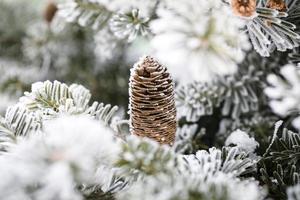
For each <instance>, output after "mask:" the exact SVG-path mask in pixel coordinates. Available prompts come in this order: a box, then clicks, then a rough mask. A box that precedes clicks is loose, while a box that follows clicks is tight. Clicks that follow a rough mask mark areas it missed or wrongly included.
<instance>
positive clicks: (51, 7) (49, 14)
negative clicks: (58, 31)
mask: <svg viewBox="0 0 300 200" xmlns="http://www.w3.org/2000/svg"><path fill="white" fill-rule="evenodd" d="M56 12H57V6H56V4H55V3H54V2H53V1H52V0H49V2H48V3H47V5H46V8H45V10H44V19H45V20H46V22H47V23H48V24H50V23H51V22H52V20H53V18H54V16H55V14H56Z"/></svg>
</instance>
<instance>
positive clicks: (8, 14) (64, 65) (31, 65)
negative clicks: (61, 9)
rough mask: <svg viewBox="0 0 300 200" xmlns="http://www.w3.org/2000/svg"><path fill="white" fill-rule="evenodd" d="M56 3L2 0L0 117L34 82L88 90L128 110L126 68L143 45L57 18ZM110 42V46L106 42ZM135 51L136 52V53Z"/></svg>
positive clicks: (0, 25)
mask: <svg viewBox="0 0 300 200" xmlns="http://www.w3.org/2000/svg"><path fill="white" fill-rule="evenodd" d="M58 3H59V2H58V1H54V0H53V1H52V0H1V1H0V18H1V21H0V74H1V75H0V102H1V104H0V112H1V113H2V114H3V113H4V111H5V108H6V107H7V106H9V105H12V104H14V103H15V102H16V101H17V100H18V98H17V97H19V96H21V95H22V94H23V92H24V91H26V90H29V89H30V85H31V84H32V83H33V82H36V81H43V80H59V81H63V82H65V83H67V84H70V83H79V84H82V85H84V86H85V87H86V88H88V89H89V90H90V91H91V93H92V97H93V100H97V101H101V102H104V103H110V104H112V105H119V106H121V107H123V108H125V109H127V105H128V78H129V73H130V70H129V69H130V67H131V66H132V64H133V63H134V62H135V61H136V60H137V59H138V57H139V56H141V55H143V51H142V50H141V47H143V50H144V49H147V48H146V47H147V45H148V44H147V42H146V40H144V39H142V38H141V39H139V38H137V39H136V40H135V41H134V42H133V43H131V44H130V47H129V45H128V42H127V41H124V40H116V39H115V38H112V37H113V36H112V35H111V34H110V33H109V32H108V31H107V33H105V31H106V30H102V32H101V34H100V33H99V34H97V33H95V30H93V29H92V28H88V27H83V26H80V25H78V24H77V23H68V22H65V21H64V20H62V19H60V18H58V17H57V18H56V16H55V15H57V12H56V10H57V7H56V5H57V4H58ZM109 41H111V42H109ZM136 52H139V53H138V54H137V53H136Z"/></svg>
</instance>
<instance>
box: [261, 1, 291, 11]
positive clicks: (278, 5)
mask: <svg viewBox="0 0 300 200" xmlns="http://www.w3.org/2000/svg"><path fill="white" fill-rule="evenodd" d="M266 6H267V8H272V9H275V10H278V11H280V12H286V11H287V7H286V4H285V1H284V0H268V1H267V5H266Z"/></svg>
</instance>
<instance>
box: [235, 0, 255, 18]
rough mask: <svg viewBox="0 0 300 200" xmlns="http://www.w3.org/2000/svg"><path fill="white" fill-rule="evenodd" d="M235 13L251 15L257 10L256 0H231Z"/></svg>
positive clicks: (245, 15)
mask: <svg viewBox="0 0 300 200" xmlns="http://www.w3.org/2000/svg"><path fill="white" fill-rule="evenodd" d="M231 8H232V11H233V13H234V14H236V15H238V16H242V17H251V16H253V15H254V14H255V12H256V0H231Z"/></svg>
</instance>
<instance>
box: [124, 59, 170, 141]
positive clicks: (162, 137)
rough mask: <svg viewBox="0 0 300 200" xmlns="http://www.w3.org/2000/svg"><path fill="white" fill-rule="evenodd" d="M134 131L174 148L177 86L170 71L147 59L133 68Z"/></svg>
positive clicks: (131, 99) (131, 119) (131, 118)
mask: <svg viewBox="0 0 300 200" xmlns="http://www.w3.org/2000/svg"><path fill="white" fill-rule="evenodd" d="M129 95H130V99H129V101H130V103H129V104H130V105H129V109H130V129H131V132H132V133H133V134H135V135H139V136H142V137H148V138H152V139H154V140H156V141H157V142H159V143H161V144H169V145H173V142H174V139H175V132H176V108H175V100H174V85H173V81H172V79H171V76H170V74H169V73H168V72H167V69H166V68H165V67H164V66H162V65H160V64H159V63H158V62H157V61H155V60H154V59H153V58H151V57H149V56H146V57H143V58H142V59H141V60H140V61H139V62H138V63H136V64H135V65H134V67H133V68H132V69H131V77H130V83H129Z"/></svg>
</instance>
